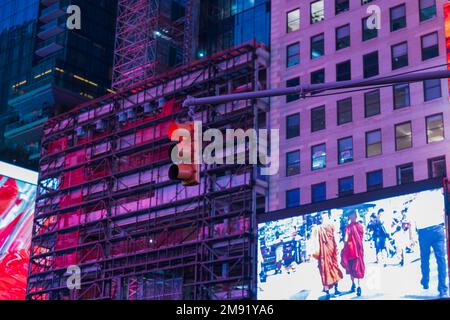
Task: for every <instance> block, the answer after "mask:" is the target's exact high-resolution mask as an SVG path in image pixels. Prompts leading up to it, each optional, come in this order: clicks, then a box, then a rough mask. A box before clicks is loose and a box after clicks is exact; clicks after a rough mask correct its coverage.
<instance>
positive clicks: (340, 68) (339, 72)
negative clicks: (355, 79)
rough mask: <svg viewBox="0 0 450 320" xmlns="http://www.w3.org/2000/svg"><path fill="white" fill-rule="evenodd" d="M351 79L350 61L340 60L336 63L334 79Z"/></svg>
mask: <svg viewBox="0 0 450 320" xmlns="http://www.w3.org/2000/svg"><path fill="white" fill-rule="evenodd" d="M351 79H352V65H351V61H350V60H348V61H345V62H341V63H339V64H337V65H336V81H347V80H351Z"/></svg>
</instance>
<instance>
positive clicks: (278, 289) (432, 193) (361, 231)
mask: <svg viewBox="0 0 450 320" xmlns="http://www.w3.org/2000/svg"><path fill="white" fill-rule="evenodd" d="M444 217H445V211H444V198H443V192H442V189H436V190H429V191H423V192H419V193H414V194H408V195H403V196H398V197H394V198H388V199H383V200H377V201H373V202H368V203H361V204H359V205H355V206H351V207H347V208H336V209H332V210H327V211H323V212H316V213H311V214H307V215H302V216H297V217H292V218H288V219H283V220H278V221H271V222H267V223H261V224H260V225H259V228H258V234H259V237H258V239H259V243H258V254H259V259H258V267H259V278H258V298H259V299H268V300H271V299H291V300H310V299H319V300H323V299H378V300H383V299H393V300H396V299H434V298H435V297H436V296H437V295H438V294H439V292H445V291H446V290H448V270H447V266H448V264H447V237H446V229H445V219H444Z"/></svg>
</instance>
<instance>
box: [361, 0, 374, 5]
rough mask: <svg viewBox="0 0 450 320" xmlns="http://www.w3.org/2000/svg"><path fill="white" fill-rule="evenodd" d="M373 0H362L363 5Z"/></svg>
mask: <svg viewBox="0 0 450 320" xmlns="http://www.w3.org/2000/svg"><path fill="white" fill-rule="evenodd" d="M372 1H373V0H361V5H365V4H368V3H371V2H372Z"/></svg>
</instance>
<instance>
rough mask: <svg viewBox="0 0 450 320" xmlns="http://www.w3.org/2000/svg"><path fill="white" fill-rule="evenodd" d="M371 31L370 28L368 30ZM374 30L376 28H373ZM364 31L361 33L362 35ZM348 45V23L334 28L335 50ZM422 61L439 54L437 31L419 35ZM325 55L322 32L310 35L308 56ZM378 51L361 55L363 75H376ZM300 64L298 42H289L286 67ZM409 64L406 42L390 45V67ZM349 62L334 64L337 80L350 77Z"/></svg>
mask: <svg viewBox="0 0 450 320" xmlns="http://www.w3.org/2000/svg"><path fill="white" fill-rule="evenodd" d="M370 31H372V30H370ZM375 31H376V29H375ZM364 35H365V33H363V37H364ZM347 47H350V25H349V24H348V25H345V26H342V27H339V28H337V29H336V50H340V49H343V48H347ZM421 49H422V61H426V60H429V59H432V58H435V57H437V56H439V38H438V33H437V32H432V33H429V34H426V35H424V36H422V37H421ZM323 55H325V36H324V33H321V34H318V35H315V36H312V37H311V39H310V58H311V59H317V58H319V57H321V56H323ZM378 62H379V59H378V51H374V52H371V53H368V54H365V55H364V56H363V65H364V77H365V78H369V77H373V76H376V75H378V73H379V67H378ZM299 64H300V42H295V43H293V44H290V45H288V46H287V48H286V67H287V68H290V67H293V66H296V65H299ZM408 64H409V59H408V42H407V41H404V42H401V43H397V44H395V45H392V46H391V68H392V70H397V69H399V68H402V67H406V66H408ZM350 65H351V62H350V60H347V61H344V62H342V63H340V64H338V65H337V66H336V75H337V79H336V80H337V81H344V80H350V79H351V71H350V70H351V68H350Z"/></svg>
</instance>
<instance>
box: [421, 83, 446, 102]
mask: <svg viewBox="0 0 450 320" xmlns="http://www.w3.org/2000/svg"><path fill="white" fill-rule="evenodd" d="M423 93H424V100H425V101H431V100H434V99H439V98H440V97H441V96H442V92H441V79H431V80H425V81H424V82H423Z"/></svg>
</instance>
